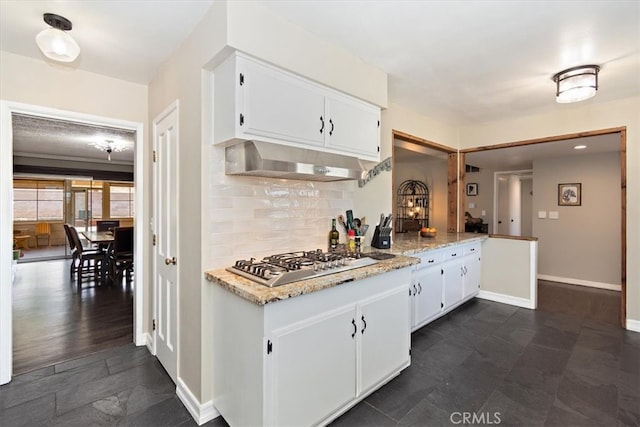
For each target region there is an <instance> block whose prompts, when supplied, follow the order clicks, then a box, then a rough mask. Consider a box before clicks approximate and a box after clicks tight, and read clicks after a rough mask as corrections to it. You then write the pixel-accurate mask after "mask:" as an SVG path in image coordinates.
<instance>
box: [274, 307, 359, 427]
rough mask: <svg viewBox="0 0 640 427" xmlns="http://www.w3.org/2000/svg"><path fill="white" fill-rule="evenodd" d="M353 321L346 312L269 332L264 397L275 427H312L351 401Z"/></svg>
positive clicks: (353, 386)
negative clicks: (276, 426) (305, 426)
mask: <svg viewBox="0 0 640 427" xmlns="http://www.w3.org/2000/svg"><path fill="white" fill-rule="evenodd" d="M355 316H356V310H355V306H348V307H345V308H343V309H338V310H334V311H331V312H329V313H326V314H323V315H322V316H318V317H315V318H312V319H309V320H307V321H303V322H300V323H297V324H294V325H292V326H288V327H286V328H282V329H279V330H276V331H274V332H273V334H272V337H271V339H272V341H273V346H272V352H271V353H270V354H267V356H266V358H267V365H268V366H269V367H270V368H271V371H270V375H269V378H270V379H267V387H266V391H267V394H266V396H265V398H266V411H274V413H273V414H271V416H267V419H268V420H273V423H272V424H273V425H283V426H302V425H313V424H315V423H317V422H318V421H320V420H321V419H323V418H325V417H326V416H328V415H329V414H331V413H332V412H334V411H335V410H336V408H340V407H342V406H344V405H345V404H346V403H348V402H349V401H351V400H352V399H354V398H355V395H356V339H357V338H358V336H357V334H359V333H360V329H359V326H358V325H359V323H360V322H357V323H356V320H357V319H356V317H355ZM301 387H302V388H301Z"/></svg>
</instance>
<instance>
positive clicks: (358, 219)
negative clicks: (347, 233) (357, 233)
mask: <svg viewBox="0 0 640 427" xmlns="http://www.w3.org/2000/svg"><path fill="white" fill-rule="evenodd" d="M353 225H354V226H355V227H356V230H359V229H360V227H361V226H362V221H360V218H354V219H353Z"/></svg>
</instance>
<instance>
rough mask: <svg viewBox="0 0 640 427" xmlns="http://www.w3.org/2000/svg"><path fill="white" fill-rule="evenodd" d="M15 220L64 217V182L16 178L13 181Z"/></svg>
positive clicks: (48, 219)
mask: <svg viewBox="0 0 640 427" xmlns="http://www.w3.org/2000/svg"><path fill="white" fill-rule="evenodd" d="M13 218H14V220H15V221H55V220H63V219H64V182H63V181H47V180H27V179H16V180H14V181H13Z"/></svg>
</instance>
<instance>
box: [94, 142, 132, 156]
mask: <svg viewBox="0 0 640 427" xmlns="http://www.w3.org/2000/svg"><path fill="white" fill-rule="evenodd" d="M93 146H94V147H96V148H97V149H98V150H100V151H105V152H106V153H107V160H109V161H111V153H119V152H121V151H124V150H125V149H126V148H127V147H126V144H124V143H122V142H116V141H112V140H110V139H106V140H104V141H98V142H96V143H95V144H93Z"/></svg>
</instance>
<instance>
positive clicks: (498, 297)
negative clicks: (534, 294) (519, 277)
mask: <svg viewBox="0 0 640 427" xmlns="http://www.w3.org/2000/svg"><path fill="white" fill-rule="evenodd" d="M477 297H478V298H481V299H486V300H489V301H494V302H500V303H502V304H509V305H515V306H517V307H523V308H529V309H535V308H536V306H535V303H534V302H533V301H531V300H529V299H526V298H518V297H514V296H511V295H505V294H498V293H495V292H489V291H482V290H481V291H480V292H478V295H477Z"/></svg>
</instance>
